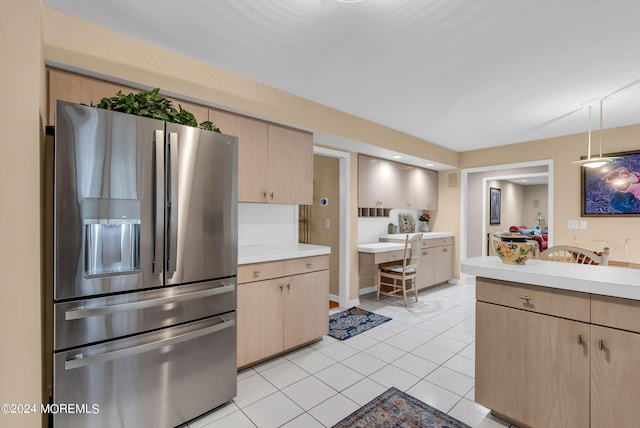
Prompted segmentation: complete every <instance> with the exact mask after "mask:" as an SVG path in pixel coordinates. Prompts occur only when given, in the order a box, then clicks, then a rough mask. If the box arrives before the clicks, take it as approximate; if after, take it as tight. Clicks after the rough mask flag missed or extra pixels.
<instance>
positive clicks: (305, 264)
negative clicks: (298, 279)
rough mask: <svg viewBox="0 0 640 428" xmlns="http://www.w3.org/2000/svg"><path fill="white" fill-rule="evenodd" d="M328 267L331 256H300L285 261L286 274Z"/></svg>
mask: <svg viewBox="0 0 640 428" xmlns="http://www.w3.org/2000/svg"><path fill="white" fill-rule="evenodd" d="M327 269H329V256H313V257H300V258H298V259H288V260H285V261H284V274H285V275H286V276H289V275H297V274H300V273H308V272H315V271H318V270H327Z"/></svg>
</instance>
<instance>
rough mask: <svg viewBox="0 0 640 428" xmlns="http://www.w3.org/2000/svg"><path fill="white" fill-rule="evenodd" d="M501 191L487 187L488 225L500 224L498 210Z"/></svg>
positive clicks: (500, 201) (500, 202)
mask: <svg viewBox="0 0 640 428" xmlns="http://www.w3.org/2000/svg"><path fill="white" fill-rule="evenodd" d="M500 192H501V190H500V189H498V188H496V187H489V224H500V210H501V204H502V197H501V195H500Z"/></svg>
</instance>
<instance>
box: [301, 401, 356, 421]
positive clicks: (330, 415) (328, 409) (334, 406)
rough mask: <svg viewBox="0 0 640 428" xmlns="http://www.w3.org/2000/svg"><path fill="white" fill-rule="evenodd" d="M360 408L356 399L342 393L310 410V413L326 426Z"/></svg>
mask: <svg viewBox="0 0 640 428" xmlns="http://www.w3.org/2000/svg"><path fill="white" fill-rule="evenodd" d="M359 408H360V406H359V405H358V404H357V403H355V402H354V401H351V400H350V399H349V398H347V397H345V396H344V395H342V394H337V395H334V396H333V397H331V398H329V399H328V400H327V401H324V402H322V403H320V404H319V405H317V406H316V407H314V408H313V409H311V410H309V414H310V415H311V416H313V417H314V418H315V419H317V420H319V421H320V422H321V423H322V424H323V425H324V426H326V427H332V426H334V425H335V424H336V423H338V422H340V421H341V420H343V419H344V418H346V417H347V416H349V415H350V414H351V413H353V412H355V411H356V410H358V409H359Z"/></svg>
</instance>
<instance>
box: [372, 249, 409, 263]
mask: <svg viewBox="0 0 640 428" xmlns="http://www.w3.org/2000/svg"><path fill="white" fill-rule="evenodd" d="M403 257H404V250H396V251H385V252H382V253H375V254H374V261H373V263H374V264H382V263H389V262H399V261H401V260H402V258H403Z"/></svg>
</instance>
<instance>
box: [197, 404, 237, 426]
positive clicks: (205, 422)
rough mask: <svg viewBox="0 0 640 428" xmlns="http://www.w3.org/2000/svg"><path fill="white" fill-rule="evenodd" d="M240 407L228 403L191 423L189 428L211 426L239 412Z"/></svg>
mask: <svg viewBox="0 0 640 428" xmlns="http://www.w3.org/2000/svg"><path fill="white" fill-rule="evenodd" d="M239 410H240V409H239V408H238V406H237V405H236V404H235V403H234V402H233V401H231V402H229V403H226V404H224V405H222V406H220V407H218V408H217V409H215V410H213V411H211V412H209V413H207V414H205V415H202V416H200V417H199V418H198V419H196V420H193V421H191V422H189V428H204V427H208V426H210V425H209V424H211V423H213V422H215V421H217V420H219V419H222V418H224V417H226V416H229V415H230V414H232V413H235V412H237V411H239Z"/></svg>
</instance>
